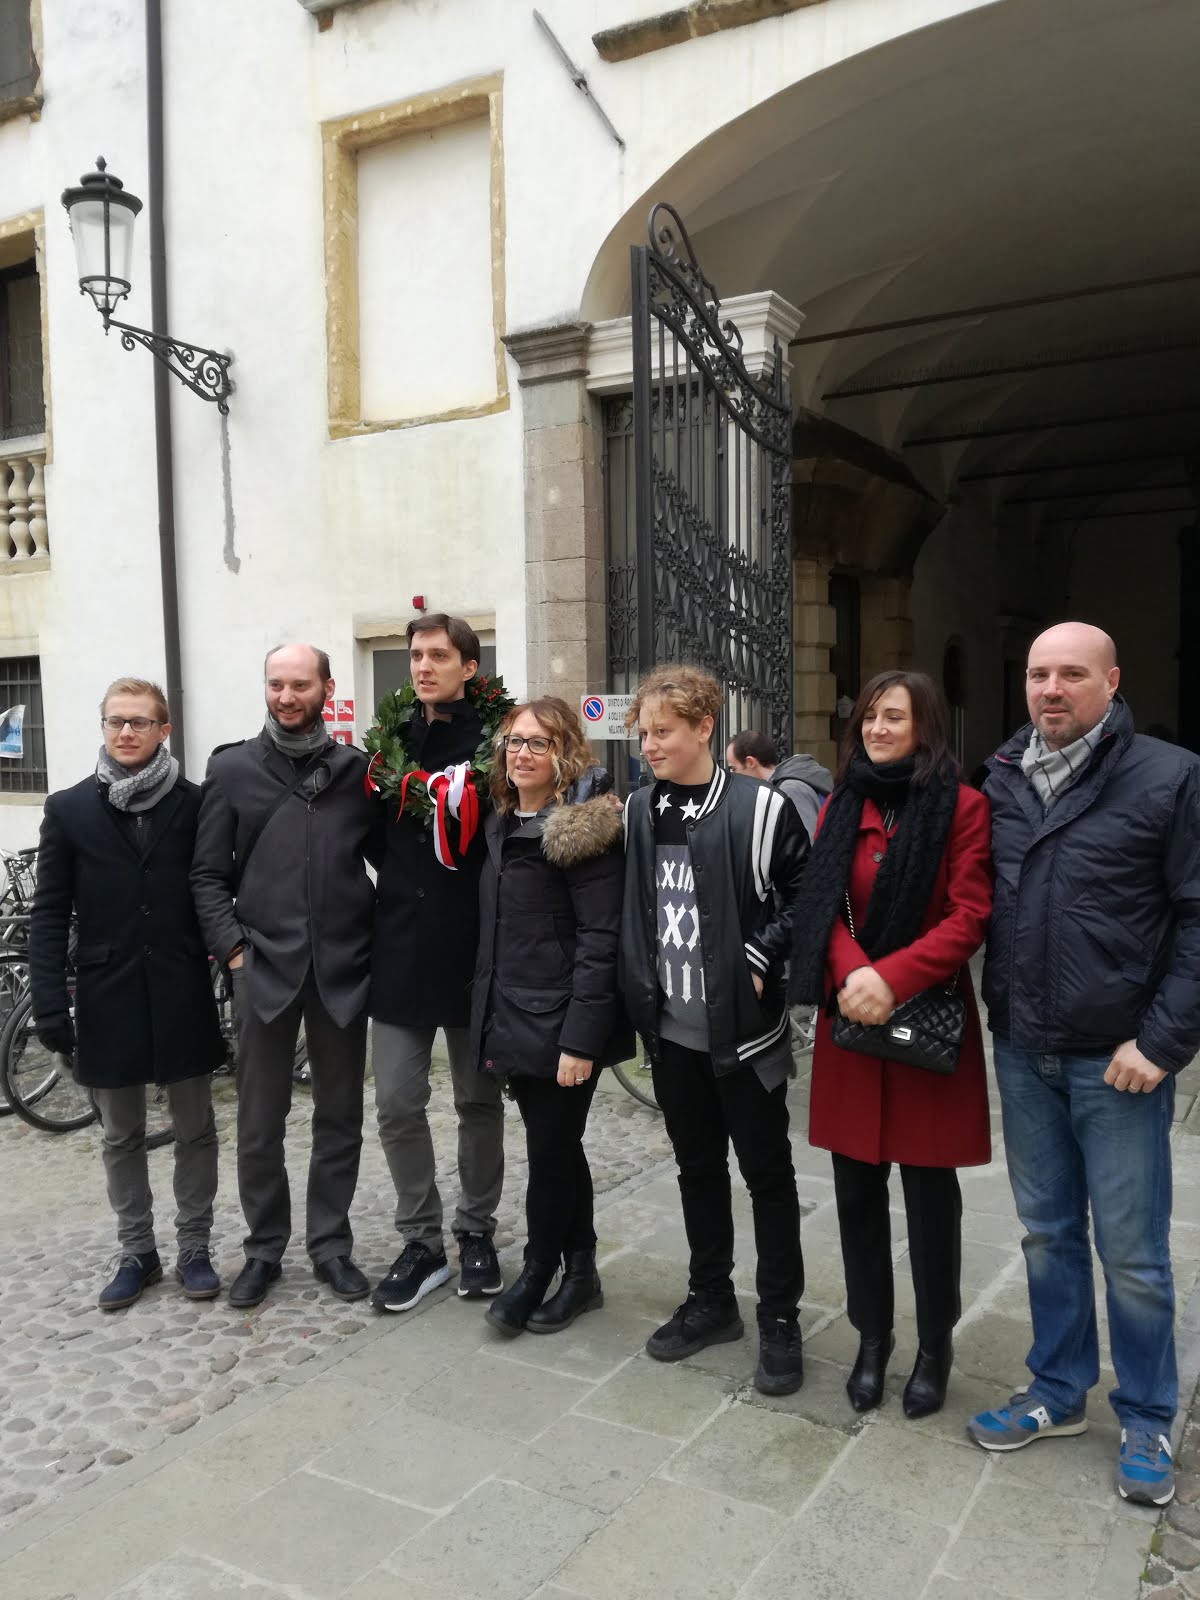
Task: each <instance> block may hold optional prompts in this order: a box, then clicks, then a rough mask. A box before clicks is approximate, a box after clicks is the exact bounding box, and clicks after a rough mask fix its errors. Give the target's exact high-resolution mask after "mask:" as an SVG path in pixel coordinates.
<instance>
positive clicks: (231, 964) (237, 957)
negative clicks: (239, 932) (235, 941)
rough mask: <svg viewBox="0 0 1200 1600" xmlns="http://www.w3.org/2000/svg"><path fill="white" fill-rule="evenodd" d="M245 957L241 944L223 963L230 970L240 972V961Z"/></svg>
mask: <svg viewBox="0 0 1200 1600" xmlns="http://www.w3.org/2000/svg"><path fill="white" fill-rule="evenodd" d="M245 959H246V957H245V952H244V951H243V949H242V947H241V945H239V946H238V947H237V949H236V950H235V951H234V953H233V955H231V956H230V958H229V960H228V961H227V962H226V963H225V965H226V966H227V967H228V968H229V970H230V972H240V971H241V968H242V962H243V961H244V960H245Z"/></svg>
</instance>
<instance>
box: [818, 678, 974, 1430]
mask: <svg viewBox="0 0 1200 1600" xmlns="http://www.w3.org/2000/svg"><path fill="white" fill-rule="evenodd" d="M947 721H948V719H947V714H946V706H945V701H944V699H943V698H942V694H941V691H940V690H939V689H938V687H937V685H936V684H935V683H934V682H933V681H932V679H930V678H927V677H926V676H925V675H924V674H923V673H919V672H883V673H880V674H879V675H878V676H877V677H875V678H872V680H871V682H870V683H868V684H867V686H866V688H865V689H864V690H863V691H862V693H861V694H860V695H859V698H858V703H857V704H856V706H855V708H854V712H853V715H852V716H851V719H850V723H849V726H848V729H847V732H846V736H845V739H844V740H843V744H842V751H841V760H840V763H839V767H838V774H837V781H836V783H835V786H834V789H833V793H832V794H831V795H830V797H829V800H828V801H827V802H826V805H825V808H824V810H823V812H822V814H821V820H820V824H819V832H818V835H817V840H816V843H815V844H814V846H813V852H812V856H811V857H810V860H809V864H808V867H807V868H806V870H805V876H804V882H803V884H802V886H801V890H800V894H799V897H798V900H797V904H796V910H795V919H794V925H795V928H796V946H795V954H794V958H793V962H792V977H791V984H792V994H791V998H792V1000H793V1001H795V1002H805V1003H808V1004H822V1003H823V1002H825V1000H826V996H827V995H828V996H832V997H833V999H832V1000H831V1001H830V1004H829V1006H828V1007H827V1011H828V1010H832V1005H833V1003H834V1001H836V1005H837V1008H838V1010H839V1011H840V1012H841V1014H842V1015H843V1016H844V1017H847V1018H852V1019H854V1020H858V1021H863V1022H868V1023H872V1024H877V1023H884V1022H886V1021H887V1020H888V1018H889V1017H890V1016H891V1014H892V1011H893V1010H894V1009H895V1008H896V1006H898V1005H900V1004H901V1003H902V1002H903V1001H905V1000H909V999H911V998H912V996H913V995H915V994H918V993H920V991H921V990H923V989H928V988H931V987H932V986H933V985H935V984H945V983H948V982H951V981H954V982H956V983H957V986H958V992H959V993H960V994H961V995H962V997H963V999H964V1000H965V1001H966V1006H967V1021H966V1029H965V1032H964V1037H963V1042H962V1050H961V1053H960V1055H959V1060H958V1066H957V1068H956V1070H955V1072H954V1073H953V1074H952V1075H951V1076H949V1077H943V1076H940V1075H939V1074H937V1073H933V1072H927V1071H925V1070H924V1069H923V1068H920V1067H911V1066H905V1065H903V1064H901V1063H899V1062H893V1061H880V1060H878V1059H877V1058H875V1057H872V1056H864V1055H858V1054H856V1053H851V1052H849V1051H845V1050H840V1049H838V1048H837V1047H836V1046H835V1045H834V1043H833V1040H832V1037H831V1033H830V1027H831V1024H830V1018H829V1015H828V1014H823V1015H821V1017H820V1018H819V1020H818V1023H817V1035H816V1045H815V1048H814V1051H813V1070H812V1100H811V1109H810V1115H809V1133H808V1136H809V1141H810V1143H812V1144H814V1145H819V1146H821V1147H822V1148H824V1149H826V1150H830V1151H832V1152H833V1176H834V1192H835V1195H836V1198H837V1208H838V1224H839V1227H840V1230H841V1237H842V1260H843V1262H844V1264H845V1271H846V1294H847V1314H848V1316H849V1318H850V1321H851V1323H852V1324H853V1326H854V1327H855V1328H857V1329H858V1333H859V1339H860V1343H859V1351H858V1359H857V1360H856V1361H855V1363H854V1370H853V1372H852V1373H851V1375H850V1379H849V1382H848V1383H847V1384H846V1391H847V1393H848V1394H849V1396H850V1400H851V1403H852V1404H853V1406H854V1408H855V1410H856V1411H867V1410H869V1409H870V1408H871V1407H873V1406H877V1405H878V1404H879V1403H880V1400H881V1399H882V1397H883V1380H884V1374H885V1372H886V1370H887V1363H888V1359H889V1357H890V1356H891V1353H892V1350H893V1348H894V1346H895V1337H894V1335H893V1333H892V1322H893V1285H892V1256H891V1229H890V1224H889V1219H888V1176H889V1174H890V1172H891V1166H892V1163H893V1162H896V1163H898V1164H899V1167H900V1177H901V1181H902V1184H903V1188H904V1206H905V1212H906V1214H907V1218H908V1245H909V1259H910V1261H911V1263H912V1274H913V1288H914V1291H915V1295H916V1304H917V1338H918V1350H917V1357H916V1364H915V1366H914V1367H913V1372H912V1376H911V1378H910V1379H909V1381H908V1384H907V1386H906V1388H905V1390H904V1411H905V1414H906V1415H907V1416H909V1417H923V1416H928V1415H929V1414H930V1413H931V1412H934V1411H937V1410H940V1408H941V1406H942V1404H943V1402H944V1401H945V1398H946V1384H947V1381H948V1380H949V1376H950V1366H951V1361H952V1359H953V1343H952V1335H953V1330H954V1326H955V1324H956V1323H957V1321H958V1319H959V1316H960V1315H961V1310H962V1306H961V1300H960V1295H959V1277H960V1267H961V1253H962V1250H961V1232H962V1229H961V1224H962V1198H961V1195H960V1192H959V1187H958V1174H957V1171H956V1170H955V1169H956V1168H958V1167H965V1166H975V1165H979V1164H981V1163H984V1162H986V1161H988V1160H990V1159H991V1137H990V1126H989V1120H988V1100H987V1082H986V1078H985V1072H984V1058H983V1040H982V1036H981V1034H980V1030H979V1014H978V1012H977V1010H976V1007H975V996H974V992H973V989H972V986H971V979H970V974H969V972H968V971H967V962H968V961H969V960H970V958H971V956H972V955H974V953H975V951H976V950H978V948H979V946H980V945H981V944H982V942H983V936H984V930H985V928H986V926H987V920H988V914H989V912H990V910H991V904H992V873H991V855H990V847H989V819H988V803H987V801H986V800H985V799H984V798H983V796H982V795H981V794H978V793H977V792H976V791H975V790H974V789H970V788H968V787H967V786H966V785H965V784H963V783H961V782H960V781H959V778H958V769H957V766H956V764H955V762H954V759H953V757H952V755H951V753H950V744H949V738H948V734H947ZM847 901H848V902H849V910H850V915H849V916H848V915H847ZM852 927H853V929H854V932H852V931H851V928H852Z"/></svg>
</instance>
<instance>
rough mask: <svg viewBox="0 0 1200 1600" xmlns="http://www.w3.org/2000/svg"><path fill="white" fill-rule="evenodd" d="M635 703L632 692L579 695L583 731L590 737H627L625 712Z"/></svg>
mask: <svg viewBox="0 0 1200 1600" xmlns="http://www.w3.org/2000/svg"><path fill="white" fill-rule="evenodd" d="M632 704H633V696H632V695H631V694H584V695H580V697H579V714H580V716H581V717H582V718H583V731H584V733H586V734H587V736H588V738H589V739H597V740H599V739H627V738H628V737H629V735H628V734H627V733H626V732H625V713H626V712H627V711H628V710H629V708H630V706H631V705H632Z"/></svg>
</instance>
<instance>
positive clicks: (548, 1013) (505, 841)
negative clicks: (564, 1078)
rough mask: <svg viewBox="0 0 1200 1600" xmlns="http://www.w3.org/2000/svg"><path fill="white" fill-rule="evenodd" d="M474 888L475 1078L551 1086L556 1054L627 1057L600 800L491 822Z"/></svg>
mask: <svg viewBox="0 0 1200 1600" xmlns="http://www.w3.org/2000/svg"><path fill="white" fill-rule="evenodd" d="M485 836H486V840H487V859H486V861H485V863H484V867H483V875H482V877H481V879H480V884H479V957H478V960H477V962H476V965H475V981H474V986H473V988H472V991H471V995H472V999H471V1046H472V1050H473V1052H474V1058H475V1062H476V1065H477V1066H478V1067H479V1068H480V1070H481V1071H484V1072H492V1073H496V1074H497V1075H503V1076H507V1075H508V1074H509V1073H516V1074H525V1075H527V1076H531V1077H539V1078H553V1077H555V1076H556V1075H557V1072H558V1058H559V1054H560V1053H561V1052H562V1051H564V1050H565V1051H567V1052H568V1053H569V1054H571V1055H575V1056H583V1057H586V1058H587V1059H588V1060H591V1061H594V1062H596V1063H598V1064H599V1065H600V1066H605V1065H611V1064H612V1063H613V1062H614V1061H624V1060H625V1059H626V1058H627V1057H628V1056H630V1055H631V1054H632V1053H633V1043H634V1040H633V1030H632V1028H631V1027H630V1025H629V1023H628V1021H627V1019H626V1016H625V1011H624V1008H623V1006H622V1003H621V998H620V995H619V994H618V991H617V938H618V934H619V931H620V926H621V896H622V886H623V881H624V870H625V869H624V862H623V859H622V850H621V813H620V812H619V811H618V810H617V808H616V807H615V806H614V805H613V803H612V801H611V800H610V799H609V798H608V797H607V796H606V795H601V796H598V797H596V798H594V799H589V800H583V801H581V802H580V803H578V804H564V805H555V806H549V807H547V808H546V809H545V810H544V811H540V812H539V813H538V815H537V816H536V817H531V818H527V819H524V820H522V819H518V818H516V817H513V816H499V815H498V814H497V813H495V812H492V813H491V814H490V815H489V816H488V818H487V822H486V824H485Z"/></svg>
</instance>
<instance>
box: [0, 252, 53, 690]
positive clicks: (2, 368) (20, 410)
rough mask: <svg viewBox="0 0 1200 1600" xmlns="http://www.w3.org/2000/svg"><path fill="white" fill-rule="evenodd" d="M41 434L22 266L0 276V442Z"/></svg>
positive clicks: (33, 314) (34, 301) (33, 327)
mask: <svg viewBox="0 0 1200 1600" xmlns="http://www.w3.org/2000/svg"><path fill="white" fill-rule="evenodd" d="M45 429H46V406H45V395H44V390H43V387H42V300H41V291H40V288H39V284H38V275H37V269H36V267H35V266H34V263H33V262H32V261H23V262H21V263H20V265H19V266H15V267H9V268H6V269H4V270H3V271H0V440H2V439H24V438H28V437H29V436H30V435H33V434H39V433H44V432H45ZM0 710H3V707H0Z"/></svg>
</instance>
